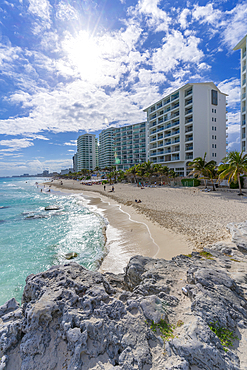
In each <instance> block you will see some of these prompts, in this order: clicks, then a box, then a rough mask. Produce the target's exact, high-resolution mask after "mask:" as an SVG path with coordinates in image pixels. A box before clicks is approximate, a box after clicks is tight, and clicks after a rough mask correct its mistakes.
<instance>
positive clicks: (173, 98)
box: [171, 92, 179, 101]
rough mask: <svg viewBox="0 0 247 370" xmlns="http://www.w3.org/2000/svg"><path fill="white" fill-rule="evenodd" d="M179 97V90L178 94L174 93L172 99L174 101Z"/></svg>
mask: <svg viewBox="0 0 247 370" xmlns="http://www.w3.org/2000/svg"><path fill="white" fill-rule="evenodd" d="M178 98H179V93H178V92H177V93H176V94H173V95H172V96H171V101H174V100H176V99H178Z"/></svg>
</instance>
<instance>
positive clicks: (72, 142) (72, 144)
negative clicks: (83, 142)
mask: <svg viewBox="0 0 247 370" xmlns="http://www.w3.org/2000/svg"><path fill="white" fill-rule="evenodd" d="M63 145H69V146H76V145H77V140H70V141H69V142H67V143H64V144H63ZM72 152H73V150H72Z"/></svg>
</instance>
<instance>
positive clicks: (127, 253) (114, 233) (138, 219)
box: [51, 180, 192, 273]
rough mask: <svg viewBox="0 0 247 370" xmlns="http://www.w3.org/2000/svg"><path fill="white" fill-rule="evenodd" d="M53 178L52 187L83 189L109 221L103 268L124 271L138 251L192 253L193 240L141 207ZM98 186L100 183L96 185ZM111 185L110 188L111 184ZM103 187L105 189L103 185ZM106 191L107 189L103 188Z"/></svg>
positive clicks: (146, 253) (167, 254)
mask: <svg viewBox="0 0 247 370" xmlns="http://www.w3.org/2000/svg"><path fill="white" fill-rule="evenodd" d="M59 184H60V182H55V181H54V182H53V183H52V184H51V185H52V187H51V189H52V191H53V189H54V190H59V191H62V192H63V193H67V192H68V193H77V194H78V193H80V194H82V195H83V197H85V198H86V199H87V200H88V206H89V208H91V210H92V211H94V212H98V213H100V214H101V215H102V216H103V217H105V218H106V219H107V221H108V225H107V228H106V237H107V243H106V251H107V254H106V256H105V258H104V260H103V262H102V265H101V268H100V271H102V272H104V271H108V272H114V273H120V272H123V269H124V267H126V265H127V263H128V261H129V259H130V258H131V257H132V256H135V255H138V254H140V255H143V256H147V257H157V258H165V259H171V258H172V257H174V256H176V255H178V254H181V253H183V254H189V253H191V251H192V247H191V244H190V243H189V242H188V240H187V238H186V235H181V234H176V233H175V232H174V231H172V230H167V229H166V228H163V227H161V226H160V225H159V224H158V223H156V222H153V221H152V220H150V219H148V218H147V217H146V216H145V215H144V214H142V213H140V212H138V209H135V208H133V207H130V206H128V205H126V204H125V205H124V204H122V203H119V202H117V201H116V200H114V199H112V198H110V197H109V196H108V195H109V193H108V192H107V193H105V194H104V193H103V194H99V193H98V192H95V189H93V191H92V189H91V188H92V187H86V186H85V187H84V189H81V187H82V185H80V184H79V183H78V182H76V181H74V182H73V181H70V180H65V181H63V184H64V185H63V186H61V185H59ZM96 186H98V187H99V185H96ZM85 188H86V189H85ZM109 189H110V188H109ZM102 190H103V189H102ZM103 191H104V190H103Z"/></svg>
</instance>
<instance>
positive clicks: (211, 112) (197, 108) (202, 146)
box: [144, 82, 227, 176]
mask: <svg viewBox="0 0 247 370" xmlns="http://www.w3.org/2000/svg"><path fill="white" fill-rule="evenodd" d="M226 96H227V95H226V94H224V93H222V92H221V91H220V90H219V89H218V88H217V87H216V86H215V84H214V83H213V82H207V83H188V84H186V85H185V86H183V87H181V88H180V89H178V90H176V91H174V92H172V93H171V94H169V95H167V96H165V97H164V98H163V99H161V100H159V101H158V102H156V103H154V104H152V105H151V106H149V107H148V108H146V109H145V110H144V111H145V112H147V138H148V148H147V158H148V159H149V160H150V161H152V162H153V163H159V164H162V165H166V166H168V167H169V168H171V169H174V171H175V172H177V173H178V174H179V175H180V176H183V175H187V174H188V173H189V172H190V170H189V169H188V163H189V162H191V161H192V160H193V159H194V158H196V157H203V156H204V153H207V158H206V160H207V161H210V160H215V161H216V162H217V163H219V162H220V161H221V159H222V158H223V157H225V155H226Z"/></svg>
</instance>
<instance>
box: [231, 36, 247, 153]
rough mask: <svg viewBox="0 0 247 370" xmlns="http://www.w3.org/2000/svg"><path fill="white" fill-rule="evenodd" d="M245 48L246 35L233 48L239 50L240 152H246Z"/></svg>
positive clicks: (246, 45)
mask: <svg viewBox="0 0 247 370" xmlns="http://www.w3.org/2000/svg"><path fill="white" fill-rule="evenodd" d="M246 47H247V35H246V36H244V38H243V39H242V40H241V41H240V42H239V43H238V44H237V45H236V46H235V48H234V49H233V50H239V49H241V113H240V114H241V121H240V122H241V128H240V143H241V151H242V150H243V151H244V152H246Z"/></svg>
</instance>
